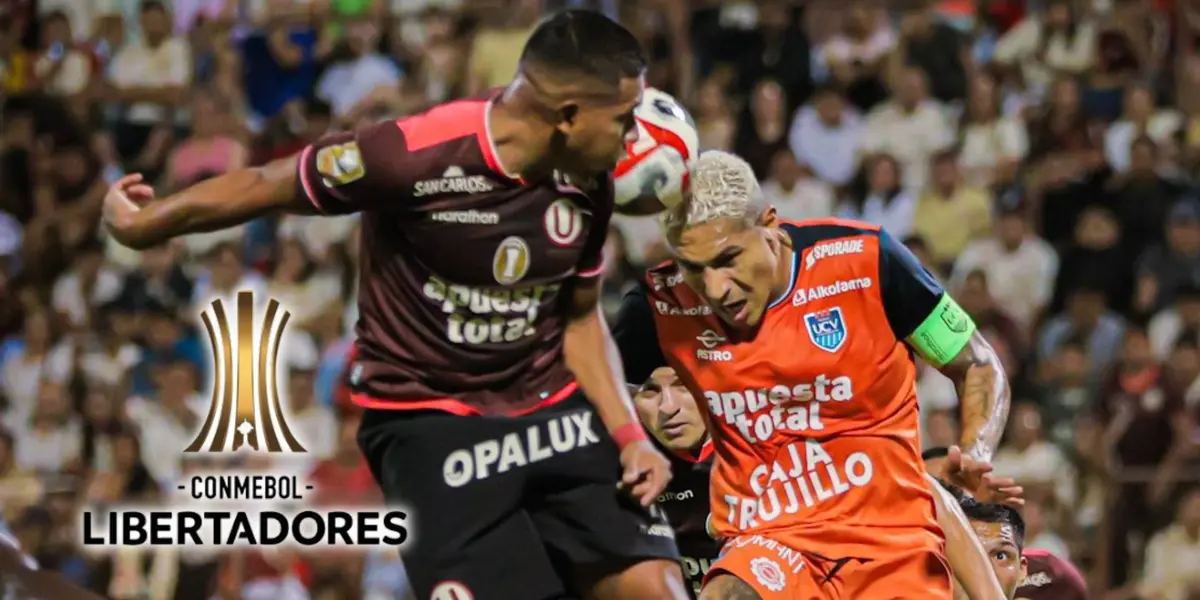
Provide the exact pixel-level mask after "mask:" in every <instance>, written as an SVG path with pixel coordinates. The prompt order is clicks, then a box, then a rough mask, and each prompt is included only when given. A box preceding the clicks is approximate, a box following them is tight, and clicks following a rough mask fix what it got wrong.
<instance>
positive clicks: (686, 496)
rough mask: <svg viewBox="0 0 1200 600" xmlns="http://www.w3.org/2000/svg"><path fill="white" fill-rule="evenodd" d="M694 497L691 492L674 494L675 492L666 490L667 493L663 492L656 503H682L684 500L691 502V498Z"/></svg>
mask: <svg viewBox="0 0 1200 600" xmlns="http://www.w3.org/2000/svg"><path fill="white" fill-rule="evenodd" d="M695 497H696V494H695V493H694V492H692V490H683V491H682V492H675V491H671V490H667V491H665V492H663V493H662V495H661V496H659V497H658V501H659V502H682V501H684V500H691V499H692V498H695Z"/></svg>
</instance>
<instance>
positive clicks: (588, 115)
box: [559, 77, 645, 175]
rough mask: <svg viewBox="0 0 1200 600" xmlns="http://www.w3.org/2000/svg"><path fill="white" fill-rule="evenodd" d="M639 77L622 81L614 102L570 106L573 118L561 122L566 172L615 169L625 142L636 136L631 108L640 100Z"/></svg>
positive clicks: (584, 103) (582, 172)
mask: <svg viewBox="0 0 1200 600" xmlns="http://www.w3.org/2000/svg"><path fill="white" fill-rule="evenodd" d="M644 88H645V83H644V82H643V81H642V78H640V77H637V78H634V77H630V78H627V79H622V80H621V83H620V85H619V90H618V93H617V97H616V99H615V101H596V100H592V101H585V102H580V103H579V104H576V105H574V106H575V108H576V111H577V112H576V113H575V115H574V117H573V118H571V119H568V120H566V121H564V122H563V123H562V125H561V126H560V128H559V130H560V131H561V132H562V134H563V136H564V137H563V141H564V145H565V148H563V150H564V151H565V154H566V156H565V157H564V158H566V159H567V161H568V162H569V163H570V164H569V165H568V167H567V168H568V170H570V171H572V172H576V174H580V175H582V174H592V173H601V172H604V171H608V170H610V169H612V168H613V167H616V166H617V162H618V161H619V160H621V155H622V154H623V153H624V152H625V143H626V142H627V141H628V142H632V141H634V140H635V139H636V136H637V127H636V126H635V122H634V118H633V109H634V108H636V107H637V105H638V102H640V101H641V99H642V90H643V89H644Z"/></svg>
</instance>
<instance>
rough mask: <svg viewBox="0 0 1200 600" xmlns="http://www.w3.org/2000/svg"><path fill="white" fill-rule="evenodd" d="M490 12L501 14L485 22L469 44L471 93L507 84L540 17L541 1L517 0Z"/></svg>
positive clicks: (469, 91) (478, 92) (469, 89)
mask: <svg viewBox="0 0 1200 600" xmlns="http://www.w3.org/2000/svg"><path fill="white" fill-rule="evenodd" d="M491 12H492V14H495V15H497V16H499V17H501V18H499V19H497V20H496V24H495V25H491V24H486V25H484V26H483V27H482V28H481V29H480V31H479V33H477V34H476V35H475V42H474V44H473V46H472V48H471V58H470V62H469V64H470V66H469V67H468V69H469V72H470V79H469V80H468V89H467V92H468V93H469V94H472V95H474V94H481V93H483V92H485V91H487V90H490V89H493V88H497V87H501V86H505V85H508V82H509V80H510V79H511V78H512V76H513V74H514V73H516V72H517V61H518V60H519V59H520V58H521V48H522V47H523V46H524V45H525V40H526V39H528V38H529V34H531V33H533V28H534V27H535V26H536V25H537V22H538V19H539V18H540V15H541V12H542V2H541V0H519V1H518V2H516V3H515V6H509V7H503V8H501V9H500V10H495V9H493V10H492V11H491Z"/></svg>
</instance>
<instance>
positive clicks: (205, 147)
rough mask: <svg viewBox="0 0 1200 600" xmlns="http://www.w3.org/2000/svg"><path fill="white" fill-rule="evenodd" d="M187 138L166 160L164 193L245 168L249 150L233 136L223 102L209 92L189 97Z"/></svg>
mask: <svg viewBox="0 0 1200 600" xmlns="http://www.w3.org/2000/svg"><path fill="white" fill-rule="evenodd" d="M191 112H192V119H193V125H192V131H191V135H189V136H188V137H187V138H185V139H183V140H182V141H180V142H179V143H178V144H176V145H175V146H174V147H172V148H171V152H170V155H169V156H168V158H167V166H166V172H165V176H166V181H165V182H164V186H163V187H165V188H166V189H167V190H175V189H177V188H179V187H182V186H186V185H191V184H193V183H196V182H198V181H201V180H203V179H207V178H208V177H211V176H213V175H220V174H221V173H225V172H228V171H232V170H234V169H240V168H242V167H245V166H247V165H248V164H249V162H250V156H249V150H248V149H247V148H246V147H245V146H244V145H242V143H241V141H239V140H238V138H237V137H236V136H235V135H234V133H235V132H236V131H237V126H236V125H235V124H234V123H233V122H232V121H233V117H234V115H233V114H232V113H231V110H230V106H229V103H228V101H227V100H225V99H224V98H223V97H221V96H219V95H217V94H214V93H211V92H197V93H196V94H195V95H193V97H192V104H191Z"/></svg>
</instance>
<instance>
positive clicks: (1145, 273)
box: [1133, 199, 1200, 313]
mask: <svg viewBox="0 0 1200 600" xmlns="http://www.w3.org/2000/svg"><path fill="white" fill-rule="evenodd" d="M1166 229H1167V235H1166V243H1165V244H1155V245H1154V246H1151V247H1150V248H1149V249H1147V250H1146V251H1145V252H1143V253H1142V255H1141V258H1139V259H1138V267H1137V272H1138V281H1137V290H1136V292H1135V294H1136V295H1135V296H1134V301H1133V302H1134V304H1133V307H1134V309H1135V310H1137V311H1140V312H1144V313H1152V312H1153V311H1158V310H1162V309H1163V308H1165V307H1167V306H1170V305H1171V303H1172V302H1173V301H1174V300H1175V295H1176V294H1177V293H1178V291H1179V290H1180V289H1182V288H1184V287H1185V286H1200V200H1196V199H1188V200H1184V201H1181V202H1179V203H1178V204H1176V205H1175V206H1174V207H1172V208H1171V212H1170V214H1169V215H1168V216H1167V228H1166Z"/></svg>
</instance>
